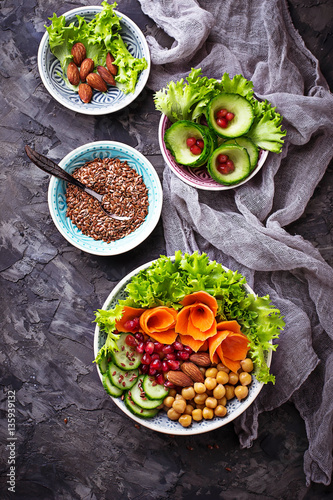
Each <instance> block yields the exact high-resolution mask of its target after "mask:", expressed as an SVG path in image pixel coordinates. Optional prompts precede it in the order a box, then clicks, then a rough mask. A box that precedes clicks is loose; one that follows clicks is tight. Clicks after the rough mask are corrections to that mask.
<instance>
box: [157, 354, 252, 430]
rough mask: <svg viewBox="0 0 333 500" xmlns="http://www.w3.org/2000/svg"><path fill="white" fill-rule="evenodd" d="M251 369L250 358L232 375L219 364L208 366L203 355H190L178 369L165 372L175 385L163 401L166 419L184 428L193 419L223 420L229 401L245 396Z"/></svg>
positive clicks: (205, 355)
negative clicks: (176, 421)
mask: <svg viewBox="0 0 333 500" xmlns="http://www.w3.org/2000/svg"><path fill="white" fill-rule="evenodd" d="M252 370H253V362H252V360H251V359H250V358H245V359H244V360H243V361H241V368H240V370H239V371H238V372H237V373H234V372H231V371H230V370H229V368H227V367H226V366H224V365H223V364H222V363H218V364H212V363H211V361H210V357H209V354H208V353H207V352H197V353H194V354H192V355H191V356H190V358H189V361H185V362H183V363H182V364H181V365H180V370H177V371H172V370H170V371H168V373H167V379H168V381H169V382H171V383H172V384H174V386H176V387H175V388H174V389H170V391H169V394H168V396H167V397H166V398H165V399H164V402H163V405H164V409H165V410H166V411H167V415H168V418H170V420H178V422H179V423H180V424H181V425H182V426H183V427H188V426H189V425H191V423H192V421H193V420H194V421H200V420H203V419H204V420H211V419H212V418H214V417H225V416H226V415H227V412H228V410H227V407H226V406H227V402H228V401H229V400H231V399H233V398H234V397H236V398H237V399H238V400H239V401H242V400H243V399H245V398H246V397H247V395H248V392H249V390H248V386H249V385H250V384H251V382H252V375H251V371H252Z"/></svg>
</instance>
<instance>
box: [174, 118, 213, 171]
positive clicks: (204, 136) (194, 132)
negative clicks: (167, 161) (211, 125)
mask: <svg viewBox="0 0 333 500" xmlns="http://www.w3.org/2000/svg"><path fill="white" fill-rule="evenodd" d="M190 137H194V138H195V139H201V140H203V142H204V147H203V149H202V152H201V154H200V155H195V154H193V153H192V152H191V151H190V148H189V147H188V145H187V143H186V141H187V139H189V138H190ZM164 142H165V145H166V147H167V148H168V150H169V151H170V153H171V154H172V156H174V158H175V160H176V162H177V163H180V164H181V165H186V166H188V167H201V165H204V164H205V163H206V162H207V160H208V158H209V156H210V155H211V153H212V150H213V149H214V146H213V139H212V136H211V134H210V131H209V130H208V127H206V126H205V125H199V124H198V123H194V122H190V121H188V120H179V121H178V122H175V123H173V124H172V125H171V127H170V128H168V129H167V130H166V131H165V134H164Z"/></svg>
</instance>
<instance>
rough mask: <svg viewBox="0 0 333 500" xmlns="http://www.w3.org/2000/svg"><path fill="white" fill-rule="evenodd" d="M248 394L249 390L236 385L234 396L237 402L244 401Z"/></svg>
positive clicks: (243, 386)
mask: <svg viewBox="0 0 333 500" xmlns="http://www.w3.org/2000/svg"><path fill="white" fill-rule="evenodd" d="M248 393H249V389H248V388H247V386H246V385H238V386H237V387H235V396H236V398H237V399H238V400H239V401H241V400H242V399H245V398H246V396H247V395H248Z"/></svg>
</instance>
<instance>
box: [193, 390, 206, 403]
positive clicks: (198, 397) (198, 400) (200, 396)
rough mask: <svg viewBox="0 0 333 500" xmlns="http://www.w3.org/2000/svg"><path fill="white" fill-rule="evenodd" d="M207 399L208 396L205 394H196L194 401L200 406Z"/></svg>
mask: <svg viewBox="0 0 333 500" xmlns="http://www.w3.org/2000/svg"><path fill="white" fill-rule="evenodd" d="M207 398H208V395H207V394H206V393H205V392H203V393H202V394H197V395H196V396H195V398H194V401H195V403H196V404H198V405H202V404H203V403H204V402H205V401H206V399H207Z"/></svg>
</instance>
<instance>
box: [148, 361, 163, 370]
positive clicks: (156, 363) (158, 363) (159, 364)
mask: <svg viewBox="0 0 333 500" xmlns="http://www.w3.org/2000/svg"><path fill="white" fill-rule="evenodd" d="M150 367H151V368H154V370H156V371H158V372H159V371H160V370H161V369H162V361H161V360H160V359H154V360H153V361H152V362H151V363H150Z"/></svg>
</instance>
